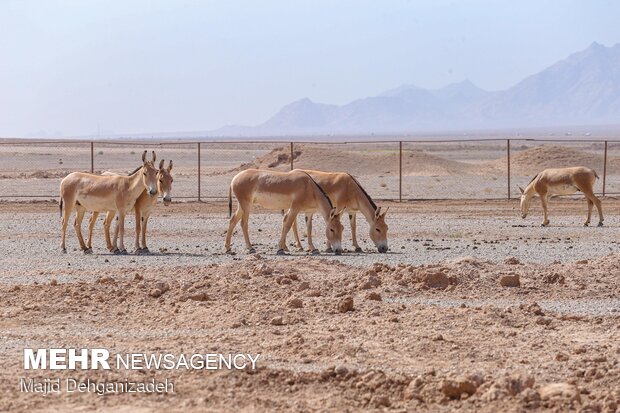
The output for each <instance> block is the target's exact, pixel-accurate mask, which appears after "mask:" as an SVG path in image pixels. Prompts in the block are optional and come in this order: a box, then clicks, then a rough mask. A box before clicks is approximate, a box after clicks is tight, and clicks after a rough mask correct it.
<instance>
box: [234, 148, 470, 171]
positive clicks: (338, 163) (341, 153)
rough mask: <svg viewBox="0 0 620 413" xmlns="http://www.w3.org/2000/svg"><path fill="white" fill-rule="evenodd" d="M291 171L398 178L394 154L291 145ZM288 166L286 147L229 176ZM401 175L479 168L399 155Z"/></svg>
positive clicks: (411, 154) (426, 155)
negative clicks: (245, 171)
mask: <svg viewBox="0 0 620 413" xmlns="http://www.w3.org/2000/svg"><path fill="white" fill-rule="evenodd" d="M292 157H293V164H294V167H295V168H301V169H316V170H322V171H334V172H336V171H346V172H349V173H352V174H356V175H369V174H371V175H374V174H378V175H381V174H386V175H397V174H398V161H399V160H398V151H396V150H381V149H370V148H366V149H364V148H355V147H350V146H344V145H343V146H338V147H337V148H336V147H331V146H322V145H321V146H319V145H295V150H294V152H293V154H292ZM290 165H291V153H290V148H289V147H288V146H282V147H279V148H276V149H274V150H272V151H271V152H269V153H267V154H265V155H263V156H261V157H258V158H256V159H254V160H253V161H252V162H248V163H245V164H243V165H241V166H239V167H238V168H235V169H233V170H231V171H229V172H238V171H242V170H245V169H249V168H260V169H275V170H278V171H287V170H289V169H290ZM402 168H403V174H405V175H423V176H428V175H430V176H435V175H437V176H444V175H458V174H479V173H481V169H480V166H478V165H474V164H468V163H464V162H458V161H453V160H449V159H445V158H442V157H439V156H435V155H431V154H429V153H426V152H424V151H410V150H405V151H403V164H402Z"/></svg>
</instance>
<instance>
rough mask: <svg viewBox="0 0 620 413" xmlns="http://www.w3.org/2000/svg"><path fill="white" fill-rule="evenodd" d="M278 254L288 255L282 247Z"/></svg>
mask: <svg viewBox="0 0 620 413" xmlns="http://www.w3.org/2000/svg"><path fill="white" fill-rule="evenodd" d="M276 255H288V254H287V253H286V251H284V249H282V248H280V249H279V250H278V252H276Z"/></svg>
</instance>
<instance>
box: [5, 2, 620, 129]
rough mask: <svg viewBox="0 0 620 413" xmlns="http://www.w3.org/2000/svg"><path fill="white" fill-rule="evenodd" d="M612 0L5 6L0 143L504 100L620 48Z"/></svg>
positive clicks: (617, 10) (619, 5) (618, 8)
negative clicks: (452, 95) (575, 57)
mask: <svg viewBox="0 0 620 413" xmlns="http://www.w3.org/2000/svg"><path fill="white" fill-rule="evenodd" d="M619 16H620V2H617V1H585V0H584V1H570V0H556V1H545V0H534V1H499V0H495V1H483V0H479V1H475V0H471V1H466V0H463V1H447V0H445V1H442V0H433V1H430V0H429V1H388V0H386V1H377V0H374V1H363V0H355V1H336V0H310V1H295V0H288V1H286V0H283V1H268V0H264V1H182V0H175V1H172V0H170V1H147V0H126V1H121V0H102V1H97V0H39V1H27V0H25V1H12V0H0V136H4V137H7V136H32V135H37V134H41V131H46V133H47V135H54V134H56V133H61V134H63V135H73V136H75V135H87V134H93V133H95V132H96V130H97V124H98V123H99V124H100V125H101V129H102V130H104V131H114V132H116V133H146V132H166V131H196V130H209V129H215V128H218V127H220V126H223V125H225V124H248V125H252V124H257V123H260V122H262V121H264V120H266V119H267V118H268V117H269V116H271V115H272V114H274V113H275V112H276V111H277V110H278V109H279V108H280V107H281V106H283V105H285V104H287V103H289V102H291V101H293V100H296V99H299V98H302V97H309V98H310V99H312V100H315V101H318V102H324V103H336V104H342V103H346V102H349V101H351V100H353V99H356V98H359V97H365V96H369V95H375V94H378V93H380V92H382V91H384V90H386V89H389V88H392V87H395V86H398V85H400V84H403V83H410V84H415V85H418V86H422V87H428V88H437V87H441V86H444V85H446V84H448V83H452V82H458V81H461V80H464V79H470V80H471V81H472V82H473V83H475V84H476V85H478V86H480V87H482V88H485V89H489V90H497V89H504V88H507V87H510V86H511V85H513V84H514V83H516V82H518V81H519V80H521V79H522V78H523V77H525V76H527V75H529V74H532V73H535V72H537V71H539V70H541V69H543V68H544V67H546V66H548V65H550V64H552V63H554V62H555V61H557V60H559V59H562V58H564V57H566V56H567V55H569V54H570V53H573V52H576V51H578V50H581V49H584V48H586V47H588V45H589V44H590V43H592V42H593V41H597V42H599V43H602V44H604V45H606V46H611V45H613V44H615V43H617V42H620V28H619V27H620V24H618V20H617V19H618V17H619Z"/></svg>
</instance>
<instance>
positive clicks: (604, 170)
mask: <svg viewBox="0 0 620 413" xmlns="http://www.w3.org/2000/svg"><path fill="white" fill-rule="evenodd" d="M606 180H607V141H605V154H604V155H603V196H605V183H606V182H605V181H606Z"/></svg>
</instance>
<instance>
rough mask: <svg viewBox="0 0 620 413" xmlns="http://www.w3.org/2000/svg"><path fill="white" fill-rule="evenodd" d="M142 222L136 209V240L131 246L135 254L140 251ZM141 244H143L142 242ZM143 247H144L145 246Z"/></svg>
mask: <svg viewBox="0 0 620 413" xmlns="http://www.w3.org/2000/svg"><path fill="white" fill-rule="evenodd" d="M142 221H143V217H142V214H140V210H139V209H138V208H136V240H135V241H134V244H133V246H134V249H135V251H136V253H139V252H141V250H142V248H140V235H141V233H142ZM142 243H143V244H145V243H144V241H143V242H142ZM144 246H145V247H146V244H145V245H144Z"/></svg>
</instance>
